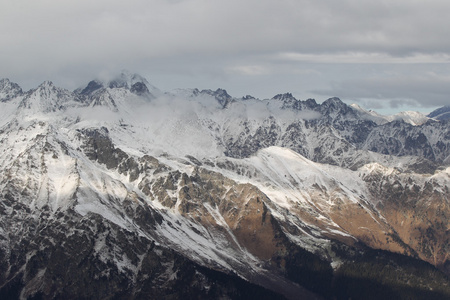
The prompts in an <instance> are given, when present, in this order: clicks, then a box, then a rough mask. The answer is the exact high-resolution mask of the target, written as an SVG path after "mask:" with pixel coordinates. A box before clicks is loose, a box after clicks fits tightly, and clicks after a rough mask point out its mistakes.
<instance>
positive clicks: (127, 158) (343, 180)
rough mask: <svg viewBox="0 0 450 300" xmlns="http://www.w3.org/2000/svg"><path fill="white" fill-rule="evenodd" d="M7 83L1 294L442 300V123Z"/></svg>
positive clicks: (0, 162) (197, 93)
mask: <svg viewBox="0 0 450 300" xmlns="http://www.w3.org/2000/svg"><path fill="white" fill-rule="evenodd" d="M446 114H447V116H448V107H443V108H441V109H439V110H436V111H435V112H433V113H431V114H429V115H428V116H425V115H423V114H420V113H416V112H403V113H400V114H397V115H394V116H383V115H379V114H377V113H376V112H373V111H367V110H364V109H363V108H361V107H359V106H357V105H347V104H345V103H344V102H342V101H341V100H340V99H339V98H330V99H328V100H326V101H324V102H322V103H317V102H316V101H315V100H313V99H308V100H305V101H302V100H298V99H296V98H295V97H293V96H292V94H290V93H285V94H279V95H276V96H274V97H273V98H271V99H255V98H254V97H252V96H245V97H242V98H236V97H232V96H230V95H229V94H228V93H227V92H226V91H225V90H223V89H217V90H215V91H214V90H198V89H178V90H174V91H170V92H163V91H160V90H159V89H158V88H156V87H154V86H152V85H151V84H150V83H149V82H148V81H147V80H146V79H145V78H143V77H142V76H139V75H137V74H132V73H128V72H124V73H121V74H120V75H118V76H117V77H116V78H114V79H112V80H106V81H101V80H92V81H90V82H88V83H87V85H86V86H85V87H82V88H79V89H77V90H75V91H69V90H66V89H63V88H59V87H57V86H55V85H54V84H53V83H52V82H50V81H46V82H43V83H42V84H41V85H39V86H38V87H37V88H35V89H31V90H29V91H23V90H22V88H21V87H20V86H19V85H18V84H16V83H13V82H11V81H10V80H8V79H2V80H0V153H1V155H0V190H1V193H0V266H1V267H0V298H1V299H80V298H83V299H84V298H89V299H349V298H351V299H448V298H449V297H450V280H449V277H448V276H449V275H450V256H449V253H450V223H449V221H448V220H449V219H450V205H449V204H450V201H449V195H450V193H449V188H450V122H449V121H448V118H447V117H445V116H446Z"/></svg>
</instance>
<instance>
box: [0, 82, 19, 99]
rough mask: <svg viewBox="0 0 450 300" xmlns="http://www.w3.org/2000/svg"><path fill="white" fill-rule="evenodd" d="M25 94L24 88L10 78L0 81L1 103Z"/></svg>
mask: <svg viewBox="0 0 450 300" xmlns="http://www.w3.org/2000/svg"><path fill="white" fill-rule="evenodd" d="M22 94H23V91H22V88H21V87H20V86H19V85H18V84H17V83H14V82H11V81H10V80H9V79H8V78H3V79H1V80H0V102H5V101H8V100H10V99H13V98H15V97H17V96H20V95H22Z"/></svg>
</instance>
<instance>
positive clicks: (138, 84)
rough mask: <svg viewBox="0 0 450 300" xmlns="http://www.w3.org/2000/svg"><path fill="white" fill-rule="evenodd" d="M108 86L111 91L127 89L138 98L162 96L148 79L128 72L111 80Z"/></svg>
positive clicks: (124, 71) (125, 71)
mask: <svg viewBox="0 0 450 300" xmlns="http://www.w3.org/2000/svg"><path fill="white" fill-rule="evenodd" d="M106 86H107V87H108V88H110V89H114V88H125V89H128V90H130V91H131V92H132V93H134V94H136V95H138V96H150V97H156V96H159V95H160V94H161V91H159V89H157V88H156V87H154V86H153V85H151V84H150V83H149V82H148V81H147V79H145V78H144V77H142V76H141V75H139V74H136V73H131V72H129V71H127V70H123V71H122V72H121V73H120V74H119V75H118V76H116V77H115V78H114V79H112V80H110V81H109V82H108V83H107V84H106Z"/></svg>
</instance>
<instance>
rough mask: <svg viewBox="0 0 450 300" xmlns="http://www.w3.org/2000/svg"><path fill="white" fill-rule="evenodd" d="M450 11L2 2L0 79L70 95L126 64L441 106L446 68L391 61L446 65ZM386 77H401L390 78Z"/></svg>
mask: <svg viewBox="0 0 450 300" xmlns="http://www.w3.org/2000/svg"><path fill="white" fill-rule="evenodd" d="M449 13H450V2H448V1H437V0H431V1H426V2H425V1H409V0H408V1H406V0H398V1H390V2H388V1H365V0H363V1H351V0H343V1H331V0H327V1H326V0H322V1H321V0H316V1H312V0H311V1H309V0H301V1H298V0H295V1H294V0H276V1H275V0H239V1H238V0H228V1H211V0H171V1H167V0H130V1H118V0H109V1H105V0H98V1H87V0H80V1H56V0H45V1H44V0H43V1H34V0H17V1H12V0H6V1H2V3H1V4H0V28H1V29H0V40H1V43H2V46H1V47H0V66H1V69H0V77H9V78H11V79H12V80H14V81H17V82H18V83H19V84H21V85H24V86H26V87H32V86H34V85H36V84H39V83H40V82H42V81H43V80H46V79H50V80H53V81H55V83H57V84H61V85H63V86H65V87H67V88H75V87H78V86H79V85H82V84H84V83H85V82H87V81H89V80H90V79H91V78H93V77H97V76H100V75H101V74H103V73H109V72H112V73H114V72H118V71H119V70H121V69H123V68H126V69H129V70H131V71H135V72H139V73H141V74H142V75H144V76H147V77H149V78H148V79H149V80H150V81H156V82H154V83H155V85H159V86H161V88H175V87H178V86H192V87H193V86H195V87H205V88H215V87H223V88H227V89H228V90H231V91H235V92H236V93H238V94H246V93H250V94H259V95H256V96H267V97H269V96H273V95H274V94H275V93H278V92H284V91H291V92H294V93H296V94H297V95H299V96H302V97H303V96H309V95H311V96H314V95H318V96H321V95H323V96H325V95H326V94H328V93H333V94H334V95H337V96H340V97H341V98H346V97H347V96H348V97H349V98H355V97H363V96H364V97H369V96H370V97H373V95H379V96H380V97H381V98H380V99H385V101H386V103H387V102H389V101H391V100H392V101H393V102H392V103H395V101H398V99H407V100H408V99H409V100H408V101H417V102H419V103H421V101H422V100H421V99H422V98H423V99H425V98H426V99H433V100H432V103H433V104H435V105H440V103H443V102H444V100H443V95H444V93H445V91H446V90H445V87H444V85H445V83H446V82H447V81H446V79H445V78H446V77H448V76H450V71H449V70H443V69H445V68H442V69H441V70H440V72H441V73H436V74H438V75H439V76H441V75H442V76H443V77H442V78H440V77H439V76H438V77H435V78H433V77H432V76H431V77H430V76H428V77H426V78H425V79H423V78H422V79H421V78H419V77H414V76H406V77H404V78H403V79H401V78H400V77H401V76H402V75H404V74H407V75H411V74H408V72H407V71H406V69H407V67H398V66H396V65H398V64H404V65H414V64H420V67H417V66H416V67H413V68H414V69H415V70H419V69H420V72H421V73H427V72H432V71H433V69H434V68H435V65H443V64H447V63H448V62H449V58H450V40H449V39H447V38H446V36H447V34H446V31H447V28H448V27H449V25H450V19H449V18H448V15H449ZM345 64H354V65H356V66H351V67H349V66H345ZM362 64H365V65H366V66H360V65H362ZM371 64H379V66H376V67H373V69H376V70H377V72H378V73H377V74H375V75H374V74H369V77H366V76H367V75H365V74H364V72H362V71H356V72H353V73H352V72H349V71H348V70H355V69H358V68H359V69H364V70H368V69H371V68H372V67H371V66H370V65H371ZM368 65H369V66H368ZM399 69H401V70H400V71H398V70H399ZM391 71H395V72H399V75H398V76H400V77H395V76H394V77H388V76H386V73H389V72H391ZM369 73H371V72H369ZM338 74H339V75H338ZM356 74H357V76H356ZM354 76H356V77H354ZM370 76H371V77H370ZM374 76H375V77H374ZM374 78H375V79H374ZM434 79H436V83H435V84H434V85H433V80H434ZM355 81H356V82H355ZM358 81H359V82H358ZM333 82H334V86H333V85H331V83H333ZM356 85H358V89H356V88H355V86H356ZM245 88H248V89H249V90H247V91H244V90H245ZM419 88H420V90H419ZM348 89H350V90H348ZM412 89H414V91H415V92H414V93H412V92H411V91H412ZM308 91H312V92H308ZM377 91H381V92H380V93H378V94H377V93H376V92H377ZM413 94H414V95H413ZM358 95H359V96H358ZM417 95H421V96H422V97H420V98H419V97H418V96H417ZM393 99H397V100H395V101H394V100H393ZM411 99H412V100H411ZM424 105H425V104H424ZM427 105H428V104H427Z"/></svg>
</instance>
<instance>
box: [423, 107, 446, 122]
mask: <svg viewBox="0 0 450 300" xmlns="http://www.w3.org/2000/svg"><path fill="white" fill-rule="evenodd" d="M428 117H429V118H434V119H436V120H440V121H444V120H449V119H450V105H446V106H443V107H441V108H438V109H436V110H434V111H432V112H431V113H429V114H428Z"/></svg>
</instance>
